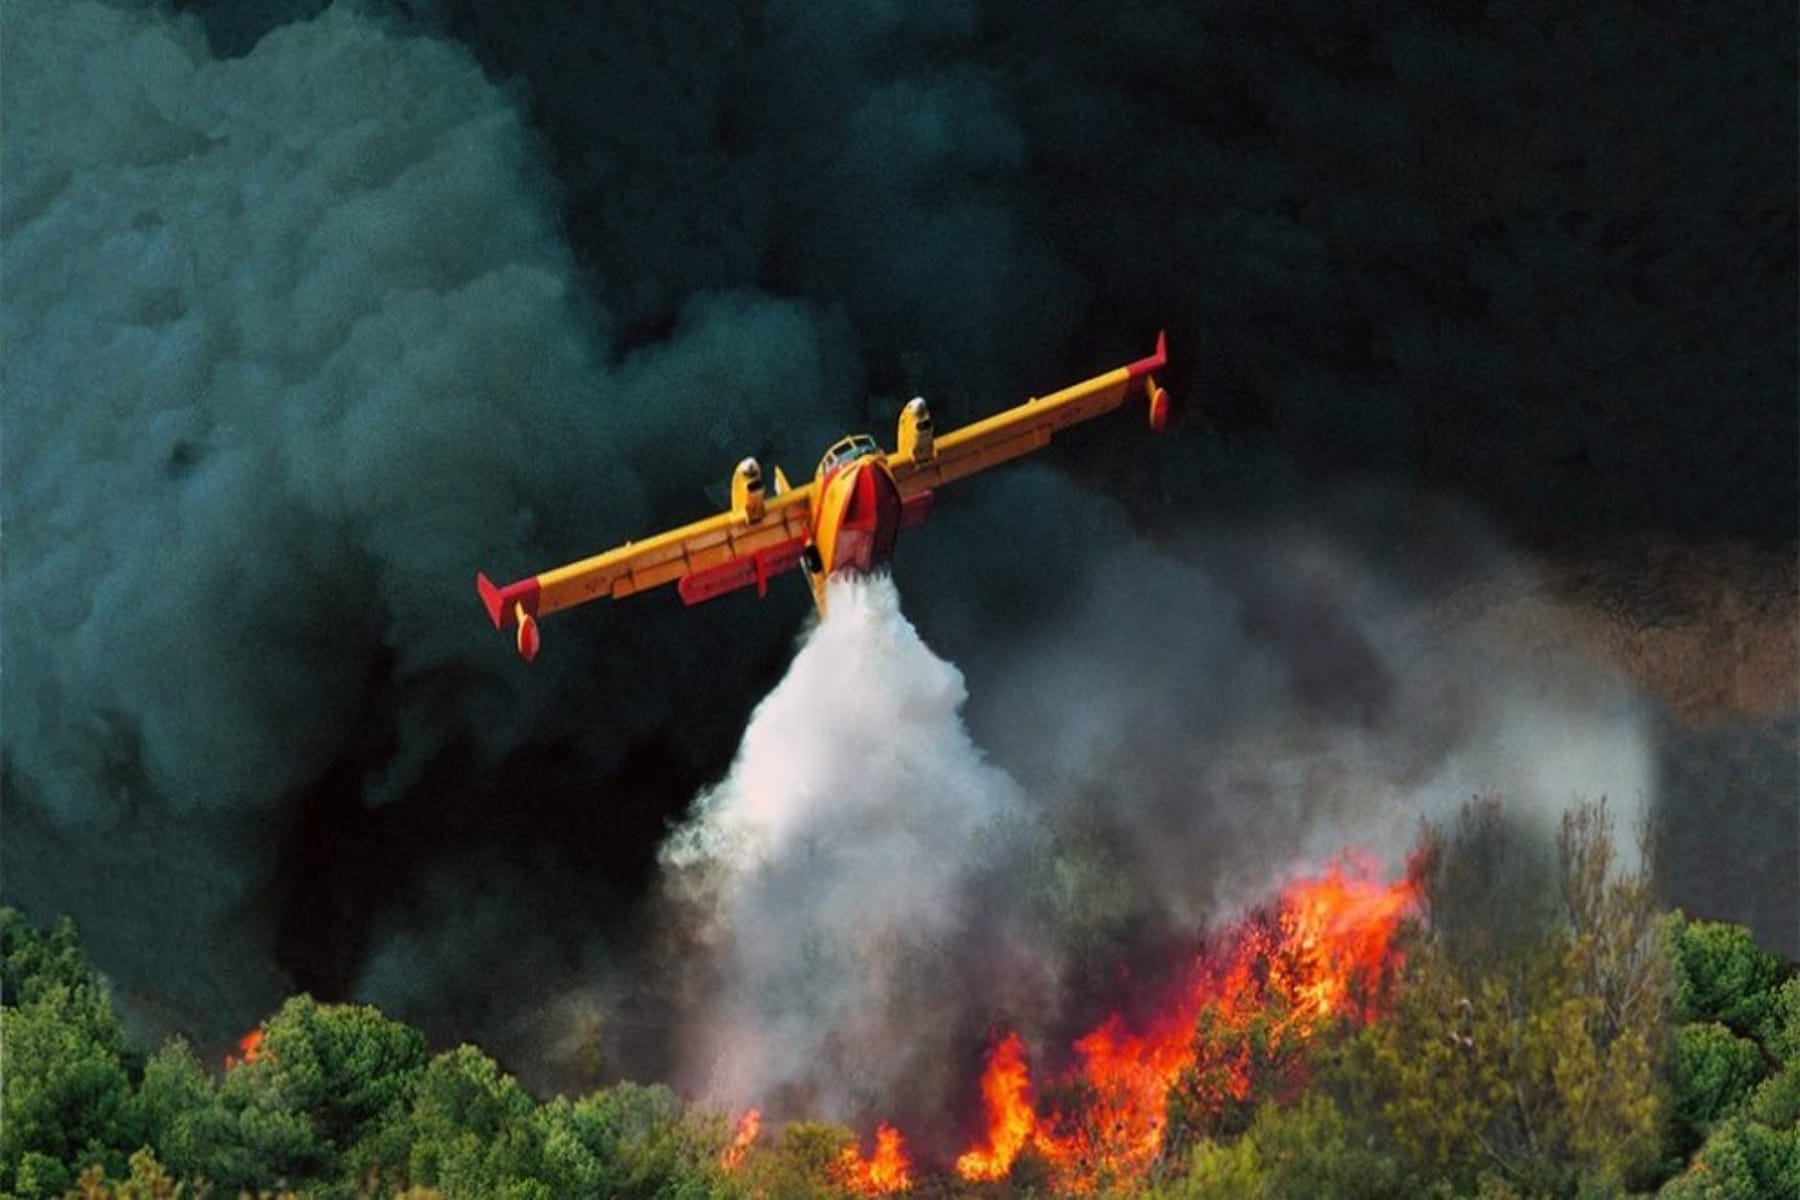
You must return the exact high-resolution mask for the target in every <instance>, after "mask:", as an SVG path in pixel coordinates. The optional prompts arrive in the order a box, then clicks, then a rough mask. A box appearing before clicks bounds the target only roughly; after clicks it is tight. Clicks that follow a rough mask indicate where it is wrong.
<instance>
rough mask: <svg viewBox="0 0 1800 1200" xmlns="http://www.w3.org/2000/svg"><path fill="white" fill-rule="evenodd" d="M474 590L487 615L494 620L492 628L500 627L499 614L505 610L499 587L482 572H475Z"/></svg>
mask: <svg viewBox="0 0 1800 1200" xmlns="http://www.w3.org/2000/svg"><path fill="white" fill-rule="evenodd" d="M475 590H476V592H478V593H480V595H481V602H482V604H484V605H486V606H487V611H488V617H489V618H490V619H491V620H492V621H493V622H494V628H495V629H498V628H500V621H501V614H502V613H504V612H505V608H504V605H505V598H504V597H503V596H501V594H500V589H499V588H497V587H495V586H494V581H493V580H491V579H489V578H488V577H487V575H486V574H485V573H484V572H481V571H477V572H475Z"/></svg>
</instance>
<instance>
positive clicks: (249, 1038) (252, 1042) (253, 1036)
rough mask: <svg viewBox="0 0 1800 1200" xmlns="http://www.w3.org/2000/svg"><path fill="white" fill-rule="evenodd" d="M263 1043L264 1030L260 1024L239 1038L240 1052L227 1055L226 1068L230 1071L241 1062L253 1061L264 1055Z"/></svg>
mask: <svg viewBox="0 0 1800 1200" xmlns="http://www.w3.org/2000/svg"><path fill="white" fill-rule="evenodd" d="M262 1043H263V1031H262V1028H261V1026H258V1027H257V1028H255V1029H252V1030H251V1031H250V1032H249V1033H246V1034H245V1035H244V1036H243V1037H241V1038H239V1039H238V1053H236V1054H227V1055H226V1056H225V1069H226V1070H227V1071H229V1070H231V1068H233V1067H235V1066H237V1065H238V1064H239V1063H253V1062H255V1061H256V1060H257V1059H259V1058H261V1057H262V1055H263V1051H262Z"/></svg>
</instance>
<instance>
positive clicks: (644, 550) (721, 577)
mask: <svg viewBox="0 0 1800 1200" xmlns="http://www.w3.org/2000/svg"><path fill="white" fill-rule="evenodd" d="M743 470H744V468H743V467H742V466H740V467H739V473H740V475H741V474H742V473H743ZM733 482H734V485H735V484H736V483H737V481H736V480H734V481H733ZM812 489H813V485H812V484H810V483H809V484H807V485H806V486H804V487H799V488H792V489H789V490H786V491H782V492H780V493H779V494H777V495H775V496H773V497H770V498H769V500H768V501H767V502H766V503H763V502H761V497H760V479H759V480H758V494H757V499H756V501H755V502H753V503H750V504H740V503H737V502H736V501H737V500H738V498H739V489H738V488H737V487H736V486H734V489H733V491H734V504H733V507H732V510H731V511H728V512H722V513H720V514H718V515H717V516H712V517H707V518H706V519H705V520H701V521H695V522H694V523H693V524H691V525H683V526H681V527H680V528H678V529H671V530H669V531H668V532H667V533H659V534H657V535H656V536H655V537H651V538H646V539H645V540H643V541H641V542H626V543H625V544H624V545H623V546H619V547H616V548H615V549H612V550H608V551H606V552H605V553H603V554H596V555H594V556H593V557H591V558H584V559H582V560H581V561H579V562H572V563H570V564H568V565H567V566H563V567H557V568H556V569H554V570H551V571H545V572H543V573H542V574H540V575H533V576H531V577H530V578H528V579H521V580H519V581H518V582H517V583H511V584H508V585H506V586H505V587H497V586H495V584H494V583H493V582H492V581H490V580H489V579H488V577H487V576H486V575H483V574H477V575H476V577H475V586H476V588H477V590H478V591H479V592H480V593H481V598H482V601H483V602H484V603H485V604H486V605H487V610H488V616H490V617H491V618H493V621H494V627H495V628H496V629H505V628H507V627H508V626H514V627H516V628H517V631H518V632H517V639H518V647H519V654H520V655H521V656H522V657H524V658H525V659H527V660H530V659H532V658H535V657H536V656H537V650H538V633H537V621H536V618H537V617H539V616H542V615H543V614H545V613H552V612H556V611H557V610H558V609H563V608H568V607H570V606H572V605H576V604H585V603H586V602H587V601H589V600H598V599H600V598H602V597H608V596H610V597H612V598H614V599H618V598H619V597H622V596H629V595H631V594H632V593H633V592H641V591H643V590H644V589H646V588H653V587H660V586H661V585H663V584H665V583H676V582H679V583H680V584H681V592H682V599H683V600H685V601H687V602H688V603H689V604H695V603H698V602H699V601H701V600H706V599H710V598H711V597H713V596H716V595H718V594H720V593H721V592H726V591H730V590H731V589H733V588H737V587H744V586H747V585H748V584H751V583H755V584H756V585H757V587H758V588H759V590H760V589H761V588H762V587H763V586H764V585H765V584H766V583H767V581H768V580H769V579H770V578H771V577H773V576H775V575H779V574H781V573H782V572H783V571H787V570H790V569H792V568H793V567H794V565H795V564H796V563H798V562H799V561H800V554H801V551H802V550H803V549H804V548H805V539H806V533H807V527H808V525H809V523H810V521H811V502H812Z"/></svg>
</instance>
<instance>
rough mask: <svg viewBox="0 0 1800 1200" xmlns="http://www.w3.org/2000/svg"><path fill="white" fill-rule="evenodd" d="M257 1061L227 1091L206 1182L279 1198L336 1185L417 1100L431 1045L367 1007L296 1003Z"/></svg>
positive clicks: (277, 1021) (241, 1068)
mask: <svg viewBox="0 0 1800 1200" xmlns="http://www.w3.org/2000/svg"><path fill="white" fill-rule="evenodd" d="M262 1033H263V1038H262V1043H261V1046H260V1047H259V1050H258V1053H257V1057H256V1058H255V1059H253V1060H251V1061H249V1062H244V1063H241V1064H239V1065H238V1066H236V1067H233V1068H232V1069H231V1070H230V1071H228V1072H227V1073H226V1075H225V1078H224V1080H223V1082H221V1083H220V1085H219V1091H218V1104H219V1110H220V1114H221V1115H220V1118H219V1120H220V1122H221V1126H222V1128H221V1131H220V1133H219V1135H218V1137H217V1138H216V1139H210V1134H209V1135H208V1139H207V1140H210V1144H211V1145H212V1146H213V1147H214V1149H213V1150H212V1151H211V1153H210V1159H209V1162H208V1163H207V1167H208V1169H207V1171H206V1173H207V1175H208V1177H209V1178H211V1179H212V1180H214V1181H215V1182H217V1183H221V1184H223V1185H225V1186H227V1187H230V1188H237V1189H241V1190H246V1191H251V1192H256V1191H264V1190H270V1191H274V1190H280V1189H283V1188H287V1187H290V1186H297V1185H298V1184H300V1183H302V1182H306V1181H319V1180H328V1179H335V1178H337V1177H338V1176H339V1175H340V1174H341V1173H342V1171H343V1169H344V1167H345V1166H346V1165H347V1162H348V1163H354V1162H355V1158H354V1156H352V1157H351V1158H350V1159H348V1160H347V1159H346V1157H345V1152H346V1151H348V1150H350V1149H351V1148H352V1147H353V1146H355V1145H356V1144H357V1143H358V1142H360V1141H361V1140H362V1139H363V1138H364V1137H366V1136H367V1135H369V1134H371V1133H374V1132H376V1131H378V1130H379V1129H381V1128H382V1127H383V1126H384V1125H385V1123H386V1122H387V1121H389V1120H391V1119H392V1118H393V1117H394V1116H395V1115H397V1113H398V1112H399V1111H401V1110H403V1108H404V1106H405V1105H407V1104H408V1103H410V1101H411V1099H412V1092H413V1088H414V1087H415V1085H416V1083H417V1081H418V1078H419V1075H420V1074H421V1072H422V1071H423V1070H424V1066H425V1037H424V1035H423V1034H421V1033H420V1032H419V1031H418V1030H416V1029H413V1028H411V1027H409V1026H406V1025H403V1024H401V1023H399V1022H398V1021H392V1020H389V1019H388V1018H387V1017H385V1016H383V1015H382V1014H381V1013H379V1012H378V1011H376V1010H375V1009H373V1008H368V1007H366V1006H361V1005H337V1004H319V1003H317V1002H316V1001H314V1000H313V999H312V997H310V996H304V995H302V996H296V997H294V998H292V999H290V1000H289V1001H288V1002H287V1003H286V1004H284V1005H282V1008H281V1011H280V1012H279V1013H277V1014H276V1015H275V1016H273V1017H271V1018H270V1019H269V1020H268V1021H266V1022H265V1023H264V1024H263V1028H262Z"/></svg>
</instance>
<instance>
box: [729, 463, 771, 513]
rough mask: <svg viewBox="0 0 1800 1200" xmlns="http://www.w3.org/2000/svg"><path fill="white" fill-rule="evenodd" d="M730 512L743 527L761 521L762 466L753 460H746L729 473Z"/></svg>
mask: <svg viewBox="0 0 1800 1200" xmlns="http://www.w3.org/2000/svg"><path fill="white" fill-rule="evenodd" d="M731 511H732V513H733V514H734V515H735V516H736V517H737V519H738V520H739V521H740V522H741V523H743V524H745V525H752V524H755V523H756V522H757V521H760V520H762V517H763V477H762V464H761V463H759V462H757V461H756V460H755V459H754V458H746V459H745V460H744V461H743V462H741V463H739V464H738V465H737V470H735V471H733V472H732V473H731Z"/></svg>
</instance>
